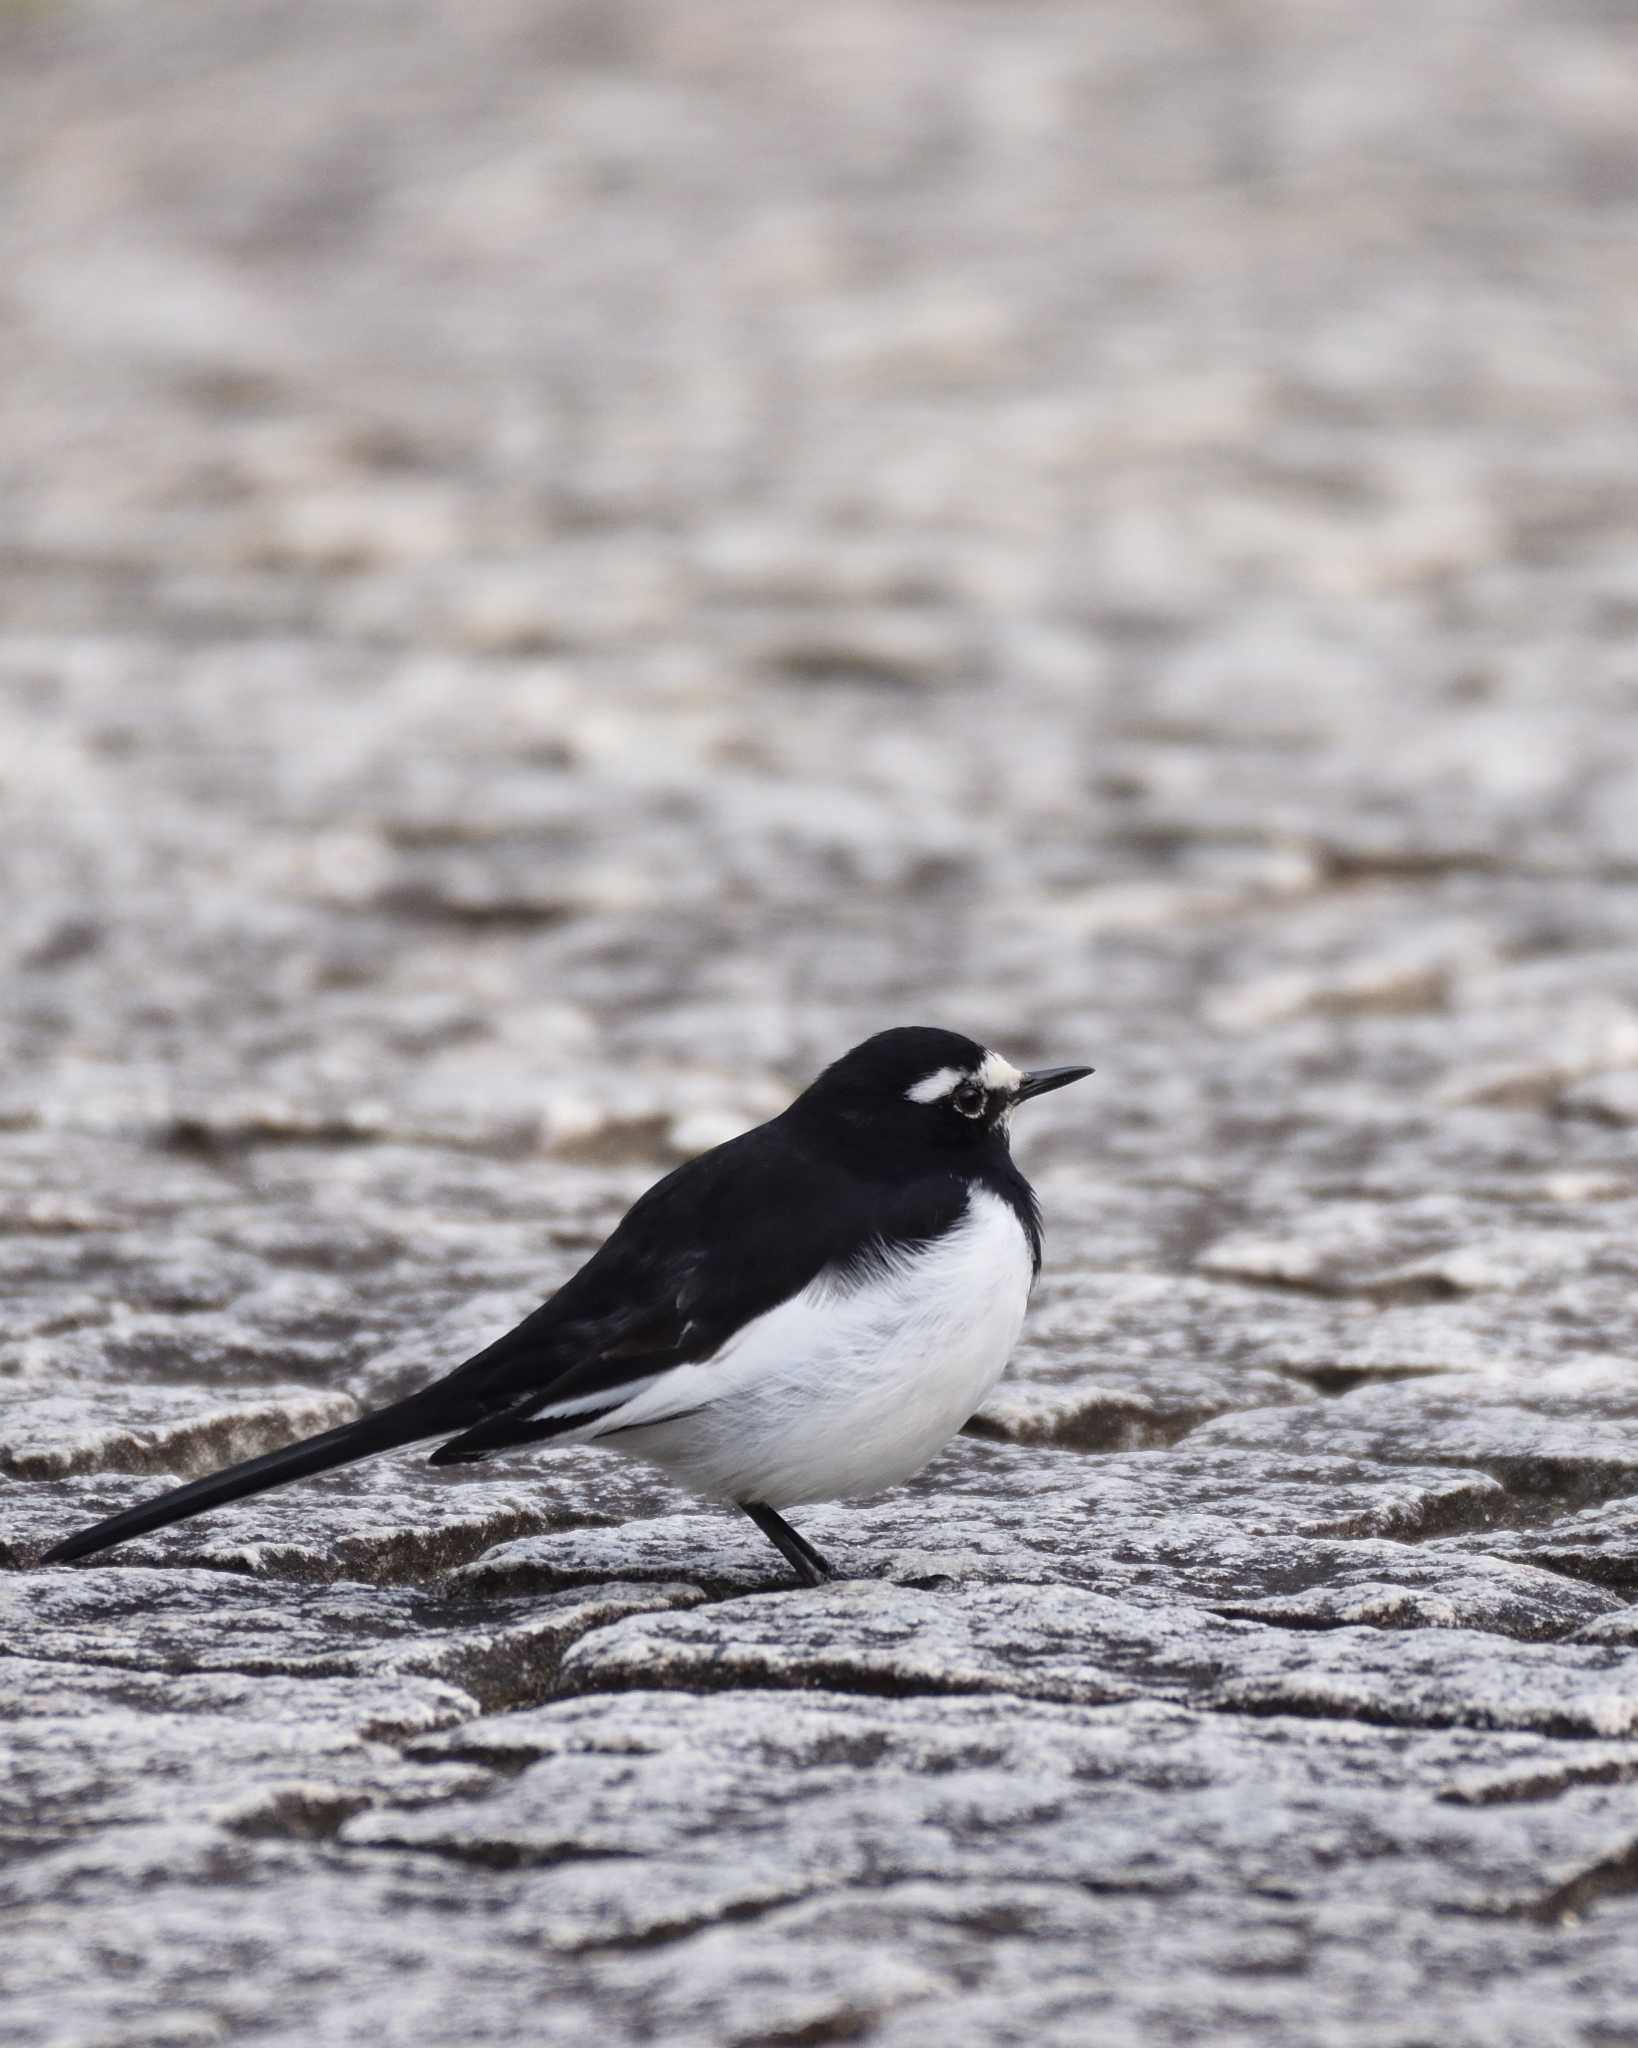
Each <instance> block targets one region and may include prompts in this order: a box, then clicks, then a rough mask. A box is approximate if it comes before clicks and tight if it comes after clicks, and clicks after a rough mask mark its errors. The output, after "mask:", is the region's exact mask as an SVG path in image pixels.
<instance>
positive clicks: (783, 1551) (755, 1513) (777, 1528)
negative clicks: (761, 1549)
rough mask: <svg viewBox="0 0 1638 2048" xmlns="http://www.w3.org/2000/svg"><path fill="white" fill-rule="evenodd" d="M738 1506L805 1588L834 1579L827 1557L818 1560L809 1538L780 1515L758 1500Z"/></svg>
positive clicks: (746, 1501) (743, 1502) (816, 1552)
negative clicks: (799, 1532) (798, 1531)
mask: <svg viewBox="0 0 1638 2048" xmlns="http://www.w3.org/2000/svg"><path fill="white" fill-rule="evenodd" d="M740 1506H741V1507H742V1508H743V1509H744V1510H745V1512H746V1514H748V1515H749V1516H750V1518H751V1520H752V1521H753V1522H755V1524H756V1525H757V1527H758V1528H759V1529H760V1530H761V1531H762V1533H763V1535H764V1536H766V1537H767V1539H768V1541H769V1542H770V1543H771V1544H772V1545H773V1547H774V1548H775V1550H777V1551H778V1552H779V1554H780V1556H781V1557H782V1558H783V1559H784V1560H785V1562H786V1563H787V1564H788V1565H789V1566H790V1568H791V1570H792V1571H793V1572H795V1574H796V1576H797V1577H798V1578H799V1579H800V1580H801V1581H802V1583H803V1585H804V1586H822V1585H823V1584H824V1583H825V1581H826V1579H833V1578H835V1576H836V1567H835V1566H834V1565H833V1564H832V1563H831V1562H830V1560H829V1559H828V1558H825V1557H821V1556H820V1554H819V1552H818V1551H817V1550H815V1549H814V1547H813V1545H812V1544H811V1543H810V1542H809V1541H808V1539H807V1538H806V1537H805V1536H801V1535H799V1534H798V1533H797V1532H796V1530H794V1529H793V1528H792V1527H791V1525H790V1523H789V1522H787V1521H786V1520H785V1517H784V1516H783V1515H776V1514H775V1513H774V1511H773V1509H772V1508H770V1507H765V1506H764V1505H763V1504H762V1502H761V1501H759V1500H743V1501H741V1502H740Z"/></svg>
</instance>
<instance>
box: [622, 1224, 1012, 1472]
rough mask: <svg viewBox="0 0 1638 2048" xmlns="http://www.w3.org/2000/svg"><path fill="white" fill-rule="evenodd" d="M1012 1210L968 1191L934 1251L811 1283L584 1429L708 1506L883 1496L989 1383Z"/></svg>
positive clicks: (1005, 1349)
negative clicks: (711, 1352)
mask: <svg viewBox="0 0 1638 2048" xmlns="http://www.w3.org/2000/svg"><path fill="white" fill-rule="evenodd" d="M1033 1277H1034V1275H1033V1267H1032V1262H1031V1258H1030V1248H1029V1241H1028V1239H1027V1238H1026V1237H1025V1235H1024V1230H1023V1226H1022V1225H1021V1224H1020V1223H1019V1221H1018V1218H1017V1217H1016V1215H1014V1213H1013V1211H1012V1209H1011V1207H1010V1206H1009V1205H1008V1204H1007V1203H1006V1202H1004V1201H1002V1200H1001V1198H1000V1197H999V1196H997V1195H992V1194H990V1193H988V1192H987V1191H985V1190H982V1189H975V1190H974V1191H973V1193H972V1195H971V1197H970V1198H969V1201H968V1205H967V1212H966V1214H965V1216H963V1218H962V1219H961V1221H960V1222H959V1223H958V1224H957V1225H956V1226H955V1228H954V1229H953V1230H950V1231H947V1232H946V1233H945V1235H944V1236H943V1237H941V1238H939V1239H938V1240H937V1242H936V1243H934V1244H933V1245H931V1246H929V1247H926V1248H925V1249H921V1250H918V1251H915V1252H912V1253H909V1254H907V1255H905V1256H904V1257H901V1258H893V1259H891V1260H889V1261H888V1262H887V1264H886V1266H885V1267H884V1268H883V1269H882V1270H881V1271H880V1272H878V1273H875V1274H872V1275H870V1276H868V1277H867V1278H865V1279H863V1280H861V1281H858V1282H856V1283H853V1284H845V1283H843V1284H838V1283H836V1282H834V1281H831V1280H827V1279H825V1278H824V1277H821V1278H820V1279H818V1280H815V1281H814V1282H813V1284H812V1285H811V1286H809V1287H806V1288H804V1289H803V1290H802V1292H801V1293H800V1294H796V1295H793V1296H792V1297H791V1298H790V1300H788V1301H785V1302H782V1303H781V1304H780V1305H779V1307H778V1308H775V1309H770V1310H769V1311H768V1313H767V1314H766V1315H763V1316H759V1317H757V1318H756V1320H755V1321H754V1322H750V1323H747V1324H746V1326H745V1327H744V1329H742V1330H740V1331H739V1332H738V1333H737V1335H736V1336H735V1337H734V1338H733V1339H732V1340H731V1341H730V1342H729V1343H728V1344H726V1345H725V1346H724V1347H723V1349H722V1350H721V1351H720V1352H718V1353H717V1354H716V1356H715V1357H714V1358H710V1359H705V1360H702V1361H701V1362H700V1363H699V1364H697V1365H684V1366H678V1367H676V1368H675V1369H674V1370H672V1371H670V1372H667V1373H665V1374H663V1375H661V1376H660V1377H659V1378H658V1379H656V1380H654V1381H653V1382H651V1383H650V1384H649V1385H648V1386H647V1387H646V1388H644V1389H643V1391H641V1392H640V1393H638V1394H637V1395H636V1396H635V1397H634V1398H633V1399H632V1400H630V1401H627V1402H626V1403H625V1404H623V1406H622V1407H620V1408H619V1409H618V1410H617V1411H616V1412H615V1413H614V1414H612V1415H610V1416H608V1417H606V1418H605V1419H604V1420H603V1421H601V1422H599V1423H597V1424H593V1425H592V1426H591V1427H590V1428H588V1430H587V1431H586V1436H587V1438H589V1439H591V1440H593V1441H595V1439H596V1438H597V1437H598V1436H600V1435H602V1434H603V1433H604V1431H605V1430H613V1431H618V1432H620V1433H619V1434H618V1435H610V1436H609V1439H608V1442H609V1447H610V1449H614V1450H624V1451H630V1452H632V1453H633V1454H635V1455H637V1456H639V1457H645V1458H652V1459H653V1460H654V1461H655V1462H656V1463H658V1464H660V1465H663V1466H664V1467H665V1468H666V1469H667V1470H668V1471H670V1472H672V1473H673V1474H674V1475H675V1476H676V1477H677V1478H678V1479H680V1480H682V1481H683V1482H684V1483H685V1484H686V1485H689V1486H692V1487H694V1488H696V1489H697V1490H698V1491H699V1492H701V1493H706V1494H709V1495H711V1496H713V1497H714V1498H716V1499H719V1500H736V1501H762V1502H765V1503H766V1504H767V1505H768V1506H769V1507H776V1508H777V1507H792V1506H795V1505H797V1504H799V1503H800V1502H803V1501H815V1500H835V1499H838V1498H841V1497H845V1496H848V1495H852V1494H862V1493H875V1492H879V1491H880V1490H881V1488H883V1487H886V1486H896V1485H897V1484H898V1483H899V1481H900V1480H903V1479H908V1478H909V1477H910V1475H911V1474H912V1473H913V1472H918V1471H920V1469H921V1467H922V1466H923V1465H925V1464H926V1462H927V1461H928V1459H929V1458H931V1457H932V1456H933V1455H934V1453H935V1452H936V1451H938V1450H940V1449H941V1448H942V1447H943V1446H944V1445H945V1444H946V1443H948V1442H949V1440H950V1438H951V1437H952V1436H954V1435H955V1434H956V1432H957V1431H958V1430H959V1429H960V1428H961V1426H962V1424H963V1423H964V1422H965V1421H966V1420H967V1419H968V1417H969V1416H970V1415H971V1414H972V1413H973V1411H974V1410H975V1409H976V1408H977V1407H978V1406H979V1404H980V1402H982V1400H983V1399H984V1396H985V1395H986V1394H987V1393H988V1392H989V1391H990V1389H991V1388H992V1387H993V1386H994V1385H995V1383H996V1381H997V1380H998V1379H999V1378H1000V1377H1001V1374H1002V1371H1003V1370H1004V1368H1005V1366H1006V1363H1007V1359H1008V1358H1009V1357H1010V1355H1011V1353H1012V1348H1013V1346H1014V1344H1015V1343H1016V1342H1017V1341H1018V1332H1019V1328H1020V1326H1021V1325H1022V1323H1023V1320H1024V1308H1025V1305H1026V1303H1027V1302H1028V1299H1029V1290H1030V1284H1031V1281H1032V1279H1033Z"/></svg>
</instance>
